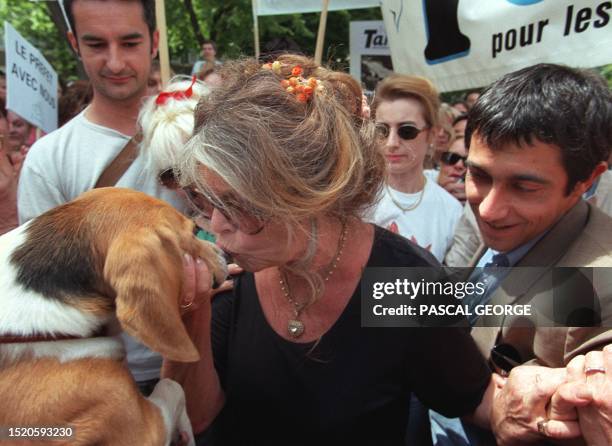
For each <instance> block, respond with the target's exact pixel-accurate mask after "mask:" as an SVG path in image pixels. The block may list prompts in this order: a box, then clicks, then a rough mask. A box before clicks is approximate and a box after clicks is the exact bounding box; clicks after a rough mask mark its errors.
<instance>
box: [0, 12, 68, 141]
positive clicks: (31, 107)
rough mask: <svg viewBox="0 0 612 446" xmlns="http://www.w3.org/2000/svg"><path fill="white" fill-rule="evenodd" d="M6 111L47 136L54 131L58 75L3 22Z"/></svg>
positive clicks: (55, 126)
mask: <svg viewBox="0 0 612 446" xmlns="http://www.w3.org/2000/svg"><path fill="white" fill-rule="evenodd" d="M4 45H5V46H4V48H5V51H6V89H7V104H6V107H7V108H8V109H9V110H12V111H14V112H15V113H17V114H18V115H19V116H21V117H22V118H23V119H25V120H27V121H29V122H31V123H32V124H34V125H35V126H36V127H39V128H41V129H42V130H44V131H45V132H47V133H49V132H51V131H53V130H55V129H56V128H57V73H56V72H55V71H54V70H53V68H52V67H51V65H50V64H49V62H47V60H46V59H45V58H44V56H43V55H42V54H41V53H40V51H38V50H37V49H36V48H35V47H34V46H32V45H31V44H30V43H29V42H28V41H27V40H26V39H24V38H23V37H22V36H21V35H20V34H19V33H18V32H17V31H16V30H15V28H13V27H12V26H11V25H10V23H8V22H4Z"/></svg>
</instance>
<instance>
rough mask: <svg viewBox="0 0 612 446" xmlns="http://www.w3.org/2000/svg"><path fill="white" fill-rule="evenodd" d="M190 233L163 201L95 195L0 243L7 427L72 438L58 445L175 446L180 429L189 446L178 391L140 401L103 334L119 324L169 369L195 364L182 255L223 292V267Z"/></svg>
mask: <svg viewBox="0 0 612 446" xmlns="http://www.w3.org/2000/svg"><path fill="white" fill-rule="evenodd" d="M193 234H194V224H193V222H191V220H189V219H188V218H186V217H184V216H183V215H181V214H180V213H179V212H177V211H176V210H174V209H173V208H172V207H171V206H169V205H168V204H166V203H164V202H162V201H160V200H157V199H155V198H152V197H150V196H148V195H145V194H143V193H141V192H136V191H133V190H129V189H120V188H100V189H94V190H92V191H89V192H87V193H85V194H83V195H81V196H80V197H78V198H77V199H76V200H74V201H72V202H70V203H67V204H64V205H62V206H59V207H57V208H54V209H51V210H50V211H48V212H46V213H44V214H42V215H41V216H39V217H37V218H35V219H33V220H31V221H30V222H28V223H26V224H24V225H22V226H20V227H18V228H16V229H14V230H13V231H11V232H9V233H7V234H5V235H3V236H1V237H0V400H1V401H2V402H1V403H0V404H2V409H0V426H2V427H4V428H7V427H40V426H44V427H58V428H62V427H70V428H71V429H72V430H73V436H72V438H69V439H65V442H61V441H60V442H59V443H54V444H70V445H94V444H96V445H130V446H133V445H152V446H153V445H168V444H170V442H171V439H172V437H173V435H174V433H175V431H176V430H178V431H181V432H187V433H188V435H189V444H194V443H193V435H192V434H191V425H190V423H189V420H188V418H187V415H186V411H185V397H184V394H183V390H182V388H181V387H180V386H179V385H178V384H177V383H176V382H174V381H171V380H167V379H166V380H162V381H160V383H159V384H158V385H157V387H156V388H155V391H154V392H153V394H152V395H151V396H150V397H149V398H144V397H143V396H141V394H140V393H139V391H138V388H137V386H136V384H135V382H134V381H133V379H132V377H131V375H130V373H129V371H128V370H127V368H126V367H125V365H124V363H123V357H124V350H123V345H122V342H121V339H120V337H119V336H108V335H105V327H108V326H111V325H112V323H113V322H115V323H116V322H117V321H118V322H119V324H120V325H121V327H122V329H123V330H124V331H126V332H127V333H128V334H130V335H132V336H134V337H135V338H137V339H138V340H140V341H141V342H142V343H143V344H145V345H146V346H148V347H149V348H151V349H152V350H155V351H157V352H159V353H161V354H162V356H164V357H166V358H168V359H172V360H175V361H182V362H192V361H197V360H198V359H199V355H198V352H197V350H196V348H195V346H194V345H193V343H192V341H191V339H190V338H189V335H188V334H187V331H186V330H185V327H184V325H183V323H182V321H181V314H180V299H181V293H182V289H181V287H182V286H183V285H182V284H183V274H184V273H183V258H184V257H183V256H184V254H185V253H188V254H190V255H191V256H193V258H200V259H202V260H203V261H204V262H205V263H206V265H207V267H208V269H209V271H211V274H212V275H213V276H214V278H215V280H216V282H217V283H222V282H223V280H224V279H225V277H226V274H227V269H226V264H225V261H224V260H223V255H222V252H221V251H220V250H219V249H218V248H217V247H215V246H214V245H213V244H211V243H208V242H203V241H201V240H198V239H197V238H196V237H195V236H194V235H193ZM28 438H29V440H31V441H32V442H34V440H37V439H36V438H34V437H31V436H30V437H28ZM61 439H62V438H56V440H61ZM2 440H6V438H4V439H1V438H0V443H1V442H2ZM10 440H11V438H9V443H8V444H10ZM14 440H19V438H14ZM38 440H39V439H38ZM3 444H5V443H3ZM16 444H30V443H28V442H27V441H26V442H23V441H16ZM36 444H38V443H36Z"/></svg>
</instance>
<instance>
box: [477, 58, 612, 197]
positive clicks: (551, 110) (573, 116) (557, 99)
mask: <svg viewBox="0 0 612 446" xmlns="http://www.w3.org/2000/svg"><path fill="white" fill-rule="evenodd" d="M468 118H469V119H468V124H467V127H466V131H465V136H466V142H467V144H468V147H469V143H470V141H471V138H472V135H474V134H475V133H477V134H478V138H480V139H482V141H483V142H484V143H485V144H486V145H487V146H489V147H490V148H491V149H492V150H496V149H499V148H500V147H501V146H503V145H505V144H510V143H513V144H517V145H519V146H525V145H530V144H531V143H532V141H533V140H538V141H541V142H543V143H546V144H553V145H555V146H558V147H559V148H560V149H561V157H562V163H563V166H564V168H565V171H566V173H567V176H568V184H567V188H566V194H569V193H571V191H572V190H573V189H574V186H575V185H576V183H577V182H579V181H584V180H586V179H587V178H588V177H589V176H590V175H591V173H592V172H593V170H594V169H595V167H596V166H597V164H598V163H600V162H601V161H607V159H608V157H609V155H610V149H611V147H612V125H610V123H611V122H612V93H611V92H610V90H609V89H608V86H607V84H606V82H605V80H604V79H603V78H602V77H601V76H599V75H597V74H595V73H593V72H591V71H586V70H578V69H574V68H570V67H566V66H562V65H555V64H538V65H533V66H530V67H527V68H523V69H521V70H518V71H515V72H513V73H509V74H506V75H505V76H503V77H502V78H501V79H499V80H497V81H495V82H494V83H493V84H491V85H490V86H489V87H488V88H487V89H486V90H485V91H484V92H483V94H482V95H481V96H480V98H479V99H478V101H477V102H476V104H475V105H474V106H473V107H472V109H471V110H470V112H469V114H468Z"/></svg>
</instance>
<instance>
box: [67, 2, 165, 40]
mask: <svg viewBox="0 0 612 446" xmlns="http://www.w3.org/2000/svg"><path fill="white" fill-rule="evenodd" d="M75 1H79V0H64V10H65V11H66V17H67V18H68V24H69V25H70V30H71V31H72V33H73V34H74V35H75V37H76V28H75V25H74V14H73V13H72V5H73V4H74V2H75ZM81 1H83V0H81ZM132 1H139V2H140V3H141V4H142V12H143V18H144V21H145V23H146V24H147V28H149V35H150V36H153V33H154V32H155V27H156V23H155V0H132Z"/></svg>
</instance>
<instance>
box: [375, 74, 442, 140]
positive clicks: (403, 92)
mask: <svg viewBox="0 0 612 446" xmlns="http://www.w3.org/2000/svg"><path fill="white" fill-rule="evenodd" d="M402 98H412V99H416V100H417V101H418V102H419V103H420V104H421V105H422V107H423V118H424V119H425V122H426V123H427V126H428V127H429V128H430V129H433V128H435V127H437V126H438V119H439V118H438V117H439V115H438V110H439V109H440V97H439V94H438V90H437V89H436V87H435V86H434V84H433V83H432V82H431V81H430V80H429V79H427V78H424V77H420V76H408V75H405V74H394V75H391V76H389V77H387V78H385V79H384V80H383V81H382V82H380V83H379V84H378V87H376V94H375V96H374V102H373V103H372V116H373V117H376V109H377V108H378V106H379V105H380V103H381V102H385V101H394V100H396V99H402Z"/></svg>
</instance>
